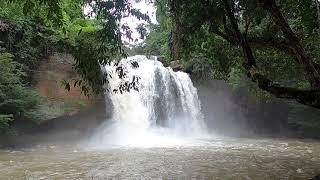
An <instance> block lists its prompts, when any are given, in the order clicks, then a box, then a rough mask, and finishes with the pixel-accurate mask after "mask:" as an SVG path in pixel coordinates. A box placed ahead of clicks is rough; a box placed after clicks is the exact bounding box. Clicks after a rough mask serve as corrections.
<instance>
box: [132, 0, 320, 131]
mask: <svg viewBox="0 0 320 180" xmlns="http://www.w3.org/2000/svg"><path fill="white" fill-rule="evenodd" d="M155 5H156V7H157V20H158V22H159V24H155V25H151V26H150V27H149V28H150V29H151V32H150V34H149V35H148V36H147V38H146V40H145V43H144V44H141V45H138V46H137V47H136V48H135V51H136V53H145V54H148V55H160V56H162V57H164V58H165V59H166V61H178V62H179V63H180V64H182V65H183V67H184V69H185V70H186V71H188V72H191V73H192V75H193V76H194V77H196V78H197V79H200V80H201V79H204V80H208V79H222V80H224V81H226V82H229V83H230V84H231V85H232V86H233V87H234V93H235V96H238V97H239V96H245V94H248V95H249V97H248V98H247V99H246V100H245V101H246V102H242V100H240V99H241V98H240V99H239V98H236V100H235V101H236V102H237V103H238V104H239V105H240V106H241V107H243V108H244V109H245V112H247V114H248V116H252V115H254V118H253V119H256V120H253V121H252V120H249V121H250V122H251V124H253V126H256V125H257V124H261V126H262V127H263V126H265V127H266V126H268V124H270V125H272V124H273V123H274V122H275V121H276V123H275V125H274V126H283V125H284V126H285V127H288V126H290V128H292V129H295V130H297V129H299V130H301V128H302V129H303V131H305V132H317V131H318V130H319V129H318V128H319V123H318V121H319V118H315V117H316V116H318V115H319V111H318V110H316V109H313V108H308V107H306V106H309V107H314V108H317V109H319V108H320V104H319V102H320V101H319V100H320V99H319V98H320V89H319V86H320V81H319V80H320V76H319V72H320V71H319V63H320V50H319V46H320V21H319V17H320V14H319V1H317V0H309V1H291V0H286V1H275V0H272V1H263V0H244V1H242V0H240V1H237V0H231V1H230V0H217V1H211V0H209V1H207V0H203V1H188V0H187V1H185V0H157V1H156V2H155ZM204 82H205V81H204ZM243 89H247V90H245V91H246V93H245V94H244V93H243ZM238 93H240V95H237V94H238ZM274 97H277V98H281V99H284V100H286V101H281V103H280V101H279V100H276V99H275V98H274ZM287 100H289V101H287ZM279 103H280V104H279ZM298 104H302V105H298ZM303 105H306V106H303ZM268 106H269V109H270V107H277V108H278V109H279V111H273V113H277V114H278V117H274V116H267V117H262V114H265V112H267V111H268V108H267V107H268ZM263 107H264V108H263ZM310 112H312V113H310ZM268 114H272V113H271V111H270V113H268ZM282 114H283V115H282ZM274 118H277V119H276V120H272V119H274ZM258 119H264V120H258ZM259 121H260V122H259ZM261 121H262V122H261ZM239 123H240V122H239ZM258 129H259V128H258ZM258 131H259V130H258Z"/></svg>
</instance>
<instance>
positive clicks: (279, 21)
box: [258, 0, 320, 90]
mask: <svg viewBox="0 0 320 180" xmlns="http://www.w3.org/2000/svg"><path fill="white" fill-rule="evenodd" d="M258 2H259V3H260V4H261V5H262V7H263V8H264V9H265V10H266V11H268V12H269V13H270V14H271V17H272V19H273V21H274V23H275V24H276V25H277V26H278V27H279V28H280V29H281V31H282V32H283V34H284V36H285V38H286V40H287V41H288V43H289V44H290V47H291V51H292V52H294V54H295V55H296V58H297V60H299V62H300V64H301V65H302V66H303V68H304V70H305V73H306V75H307V78H308V80H309V82H310V85H311V87H312V88H313V89H318V90H319V89H320V75H319V72H318V71H317V70H316V69H315V67H314V65H313V62H312V59H311V57H310V56H308V54H307V53H306V51H305V50H304V48H303V47H302V45H301V43H300V41H299V39H298V37H297V36H296V35H295V34H294V32H293V31H292V29H291V28H290V26H289V24H288V23H287V21H286V19H285V18H284V16H283V14H282V13H281V11H280V9H279V7H278V6H277V4H276V2H275V0H258Z"/></svg>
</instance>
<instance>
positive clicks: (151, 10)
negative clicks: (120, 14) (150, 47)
mask: <svg viewBox="0 0 320 180" xmlns="http://www.w3.org/2000/svg"><path fill="white" fill-rule="evenodd" d="M132 1H133V3H132V4H133V8H135V9H139V10H140V11H141V12H142V13H146V14H148V15H149V17H150V19H151V22H152V23H156V22H157V21H156V14H155V12H156V9H155V7H154V6H153V3H148V1H149V0H141V1H140V2H138V3H136V1H135V0H132ZM124 23H126V24H128V26H129V27H130V29H131V30H132V31H133V34H132V38H133V40H135V39H138V43H140V42H142V41H143V40H142V39H139V37H140V35H139V33H138V32H137V31H136V29H135V28H136V27H137V26H138V24H141V23H145V24H146V23H147V22H145V21H143V20H140V21H139V20H138V19H137V18H135V17H127V18H124V19H123V20H122V21H121V24H124ZM124 41H126V42H128V39H124ZM129 43H130V44H134V42H129Z"/></svg>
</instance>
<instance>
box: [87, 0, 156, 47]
mask: <svg viewBox="0 0 320 180" xmlns="http://www.w3.org/2000/svg"><path fill="white" fill-rule="evenodd" d="M137 1H139V2H137ZM150 1H151V0H129V2H131V3H132V8H135V9H139V10H140V12H141V13H144V14H147V15H148V16H149V18H150V20H151V22H152V23H157V20H156V8H155V7H154V5H153V3H152V2H150ZM89 12H91V9H90V7H89V6H87V7H85V8H84V14H89ZM93 16H94V15H93ZM141 23H144V24H148V23H147V22H146V21H143V20H138V19H137V18H135V17H132V16H129V17H126V18H123V19H122V20H121V22H120V26H121V25H123V24H127V25H128V26H129V27H130V29H131V30H132V39H133V41H130V40H129V39H127V38H126V37H125V36H122V39H123V42H124V44H128V43H129V44H130V45H134V44H138V43H141V42H143V39H140V34H139V33H138V32H137V31H136V27H137V26H138V25H139V24H141ZM136 39H137V40H138V41H137V42H135V40H136Z"/></svg>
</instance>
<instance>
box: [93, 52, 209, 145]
mask: <svg viewBox="0 0 320 180" xmlns="http://www.w3.org/2000/svg"><path fill="white" fill-rule="evenodd" d="M133 61H135V62H137V63H138V64H139V67H138V68H133V67H132V62H133ZM120 64H121V66H122V67H124V68H125V69H126V70H127V76H126V77H125V79H119V78H118V75H117V72H116V67H115V66H113V65H110V66H106V71H107V72H108V73H109V74H111V76H112V78H111V79H110V82H109V86H110V87H109V89H111V90H112V89H118V88H119V84H120V83H121V81H123V80H128V81H130V78H132V77H133V76H138V77H139V78H140V79H139V83H138V89H139V91H135V90H132V91H130V92H124V93H122V94H121V93H119V92H117V93H115V92H113V91H110V92H107V93H108V96H109V99H110V100H111V102H112V105H113V117H112V119H111V121H106V123H105V124H103V125H102V126H101V127H100V128H99V129H98V130H97V132H96V134H95V135H94V136H93V139H92V142H94V144H95V145H98V146H102V147H106V146H107V147H108V146H110V145H120V146H122V145H123V146H162V145H165V146H167V145H170V144H177V143H182V142H183V141H185V140H186V139H188V138H193V139H194V138H200V137H204V136H205V134H206V128H205V125H204V122H203V116H202V114H201V110H200V102H199V99H198V95H197V89H196V88H195V87H194V86H193V84H192V81H191V79H190V77H189V76H188V74H186V73H184V72H174V71H173V70H172V69H171V68H170V67H169V68H166V67H164V66H163V65H162V63H161V62H159V61H157V60H155V59H148V58H147V57H145V56H133V57H129V58H127V59H123V60H121V61H120Z"/></svg>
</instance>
